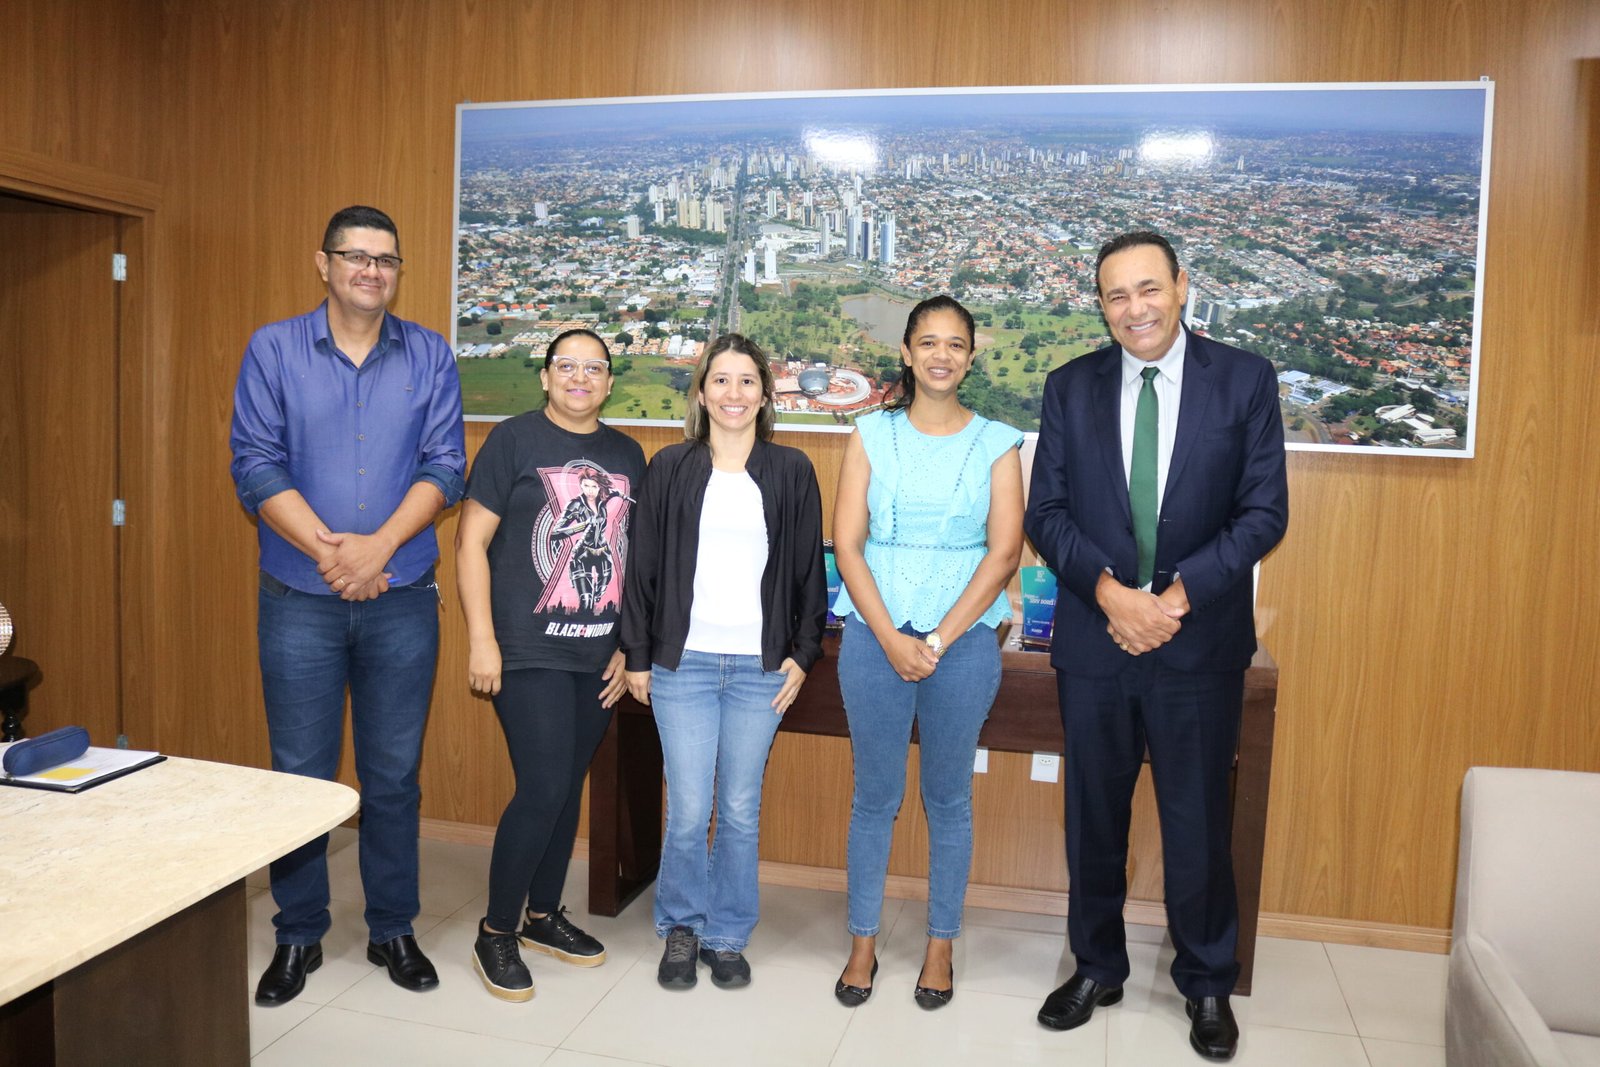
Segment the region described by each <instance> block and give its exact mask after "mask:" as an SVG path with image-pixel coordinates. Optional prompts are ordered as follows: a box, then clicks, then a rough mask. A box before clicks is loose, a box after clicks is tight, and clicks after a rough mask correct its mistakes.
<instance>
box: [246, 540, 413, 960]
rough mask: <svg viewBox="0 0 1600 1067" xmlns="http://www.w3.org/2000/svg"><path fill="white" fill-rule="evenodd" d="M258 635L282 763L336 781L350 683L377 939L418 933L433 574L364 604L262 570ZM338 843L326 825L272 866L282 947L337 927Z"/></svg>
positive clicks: (275, 749)
mask: <svg viewBox="0 0 1600 1067" xmlns="http://www.w3.org/2000/svg"><path fill="white" fill-rule="evenodd" d="M258 633H259V637H260V645H261V685H262V689H263V691H264V693H265V695H266V704H267V733H268V735H269V736H270V738H271V741H272V769H273V770H276V771H285V772H287V773H289V774H302V775H305V776H307V777H310V778H323V779H327V780H332V779H333V777H334V775H335V774H336V773H337V772H338V769H339V752H340V749H341V748H342V747H343V743H344V697H345V689H346V687H347V686H348V687H349V691H350V726H351V732H352V734H353V736H354V739H355V755H356V777H357V778H358V779H359V780H360V784H361V830H360V834H361V836H360V858H361V886H362V889H363V890H364V891H365V892H366V897H367V909H366V920H367V929H368V932H369V936H370V937H371V939H372V940H373V941H376V942H383V941H388V940H390V939H392V938H395V937H398V936H400V935H401V934H409V933H411V932H412V930H411V920H412V919H414V918H416V915H417V911H418V910H419V908H420V905H419V903H418V901H417V809H418V805H419V803H420V800H421V791H420V790H419V789H418V788H417V766H418V764H419V763H420V762H421V758H422V730H423V726H424V725H425V724H426V722H427V718H428V698H429V695H430V693H431V692H432V689H433V671H434V663H435V661H436V660H437V659H438V652H439V597H438V588H437V586H435V585H434V583H433V575H432V571H430V572H429V573H428V575H426V576H425V577H423V578H422V579H420V580H419V581H418V582H417V583H416V584H414V585H409V586H398V587H395V588H392V589H390V590H389V591H388V592H387V593H384V594H382V595H381V596H379V597H377V598H376V599H374V600H368V601H363V602H360V603H351V602H346V601H344V600H340V599H339V598H338V597H336V596H317V595H312V594H309V593H302V592H299V591H298V590H295V589H290V588H289V587H287V586H285V585H284V584H283V583H282V582H280V581H278V580H277V579H276V578H274V577H272V576H271V575H270V574H267V573H266V572H265V571H263V572H262V573H261V592H260V596H259V615H258ZM327 852H328V837H327V835H326V834H324V835H323V836H321V837H319V838H317V839H316V840H314V841H311V842H308V843H307V844H305V845H302V846H301V847H299V848H297V849H295V850H294V851H293V852H291V853H289V854H288V855H286V856H284V857H283V858H281V859H279V860H277V861H275V862H274V863H273V864H272V867H271V874H272V897H273V899H274V900H275V901H277V904H278V914H277V915H276V916H274V917H273V920H272V921H273V924H274V925H275V926H276V927H277V929H278V943H279V944H281V945H308V944H311V943H312V942H315V941H319V940H321V938H322V935H323V934H325V933H327V931H328V926H329V924H330V919H329V917H328V857H327Z"/></svg>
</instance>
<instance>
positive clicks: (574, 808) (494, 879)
mask: <svg viewBox="0 0 1600 1067" xmlns="http://www.w3.org/2000/svg"><path fill="white" fill-rule="evenodd" d="M603 685H604V683H603V681H602V680H601V677H600V672H599V671H594V672H592V673H577V672H574V671H559V670H546V669H543V668H536V667H530V668H525V669H522V670H511V671H506V672H504V674H502V676H501V679H500V692H499V693H498V694H496V696H495V698H494V710H495V713H496V714H497V715H499V716H500V727H501V729H503V730H504V731H505V735H506V748H507V749H508V750H509V751H510V754H511V767H512V770H513V771H514V772H515V773H516V777H517V789H516V792H515V793H513V794H512V797H511V802H510V803H509V804H507V805H506V810H505V813H504V814H502V815H501V816H500V825H499V827H498V828H497V829H496V830H495V833H494V852H493V853H492V854H491V856H490V859H489V914H488V923H489V925H490V926H491V927H493V928H494V929H496V930H504V931H506V932H507V933H510V932H513V931H515V930H516V929H517V925H518V921H519V920H520V919H521V913H522V904H523V901H524V899H526V901H527V903H528V907H529V908H531V909H532V910H534V911H537V912H551V911H554V910H555V909H556V908H558V907H559V906H560V905H561V888H562V886H563V885H565V884H566V880H567V865H568V864H569V863H570V862H571V860H572V842H573V839H574V838H576V837H577V834H578V812H579V810H580V808H581V806H582V802H583V777H584V775H585V774H586V773H587V772H588V770H589V761H590V760H592V759H593V758H594V750H595V749H596V748H598V747H599V745H600V739H601V738H602V737H604V736H605V732H606V726H607V725H608V724H609V723H610V722H611V709H609V708H602V707H601V706H600V690H601V688H602V686H603Z"/></svg>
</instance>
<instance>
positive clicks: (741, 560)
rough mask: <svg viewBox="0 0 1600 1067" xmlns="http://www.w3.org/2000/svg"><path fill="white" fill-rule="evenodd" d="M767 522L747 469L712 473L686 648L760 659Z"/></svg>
mask: <svg viewBox="0 0 1600 1067" xmlns="http://www.w3.org/2000/svg"><path fill="white" fill-rule="evenodd" d="M766 569H767V518H766V514H765V512H764V511H763V510H762V507H761V488H760V487H759V486H757V485H756V483H755V480H754V479H753V478H751V477H750V475H749V473H748V472H746V471H739V472H738V473H733V472H731V471H719V470H715V469H713V470H712V471H711V481H710V483H709V484H708V485H707V486H706V496H705V502H704V503H703V504H702V505H701V507H700V546H699V548H698V550H697V551H696V553H695V561H694V602H693V603H692V604H690V606H689V636H688V638H687V639H686V640H685V641H684V643H683V647H684V648H686V649H693V650H694V651H696V652H713V653H718V654H721V655H725V656H759V655H761V575H762V572H764V571H765V570H766Z"/></svg>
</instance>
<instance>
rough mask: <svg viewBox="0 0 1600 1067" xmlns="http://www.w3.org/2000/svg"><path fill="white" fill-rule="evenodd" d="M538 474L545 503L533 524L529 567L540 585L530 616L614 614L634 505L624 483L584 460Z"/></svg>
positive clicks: (619, 597)
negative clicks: (547, 614) (627, 520)
mask: <svg viewBox="0 0 1600 1067" xmlns="http://www.w3.org/2000/svg"><path fill="white" fill-rule="evenodd" d="M539 475H540V477H541V478H542V479H543V480H544V484H545V494H546V498H547V499H548V500H549V504H548V505H547V506H546V507H545V509H544V510H543V511H542V512H541V513H540V515H539V518H538V520H537V521H536V522H535V523H534V524H533V544H532V546H531V547H532V550H533V564H534V569H535V570H536V571H537V572H538V574H539V578H540V580H541V581H543V582H544V592H543V594H542V595H541V596H540V598H539V602H538V604H537V606H535V608H534V611H535V612H536V613H538V614H545V613H550V614H584V615H590V616H594V615H600V614H605V613H611V614H614V613H615V612H616V610H617V608H618V607H619V606H620V604H621V600H622V571H623V561H624V560H625V559H626V558H627V535H626V533H625V532H624V531H625V530H626V529H627V524H626V523H625V522H624V521H623V520H624V517H625V516H626V515H627V512H628V508H629V506H630V505H631V504H632V503H633V499H632V497H630V496H629V495H628V490H629V489H630V488H631V487H630V486H629V485H628V480H627V478H626V477H625V476H622V475H612V474H609V473H607V472H606V471H604V470H602V469H600V468H599V467H598V466H596V465H595V464H593V463H591V462H589V461H587V460H577V461H574V462H571V463H568V464H567V465H566V466H564V467H544V468H540V470H539ZM562 609H566V610H565V611H563V610H562Z"/></svg>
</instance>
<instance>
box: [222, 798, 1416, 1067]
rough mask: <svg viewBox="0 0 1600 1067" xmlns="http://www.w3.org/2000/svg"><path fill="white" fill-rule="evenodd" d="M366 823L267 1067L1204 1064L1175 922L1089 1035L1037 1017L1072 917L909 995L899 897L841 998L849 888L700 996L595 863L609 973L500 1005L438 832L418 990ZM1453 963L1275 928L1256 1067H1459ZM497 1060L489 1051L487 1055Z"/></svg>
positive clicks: (781, 925) (1010, 938)
mask: <svg viewBox="0 0 1600 1067" xmlns="http://www.w3.org/2000/svg"><path fill="white" fill-rule="evenodd" d="M353 846H354V834H353V833H352V832H351V831H349V830H344V829H340V830H337V831H335V834H334V843H333V846H332V849H333V851H332V853H331V855H330V857H329V866H330V871H331V880H332V887H333V897H334V903H333V907H332V911H333V930H332V931H331V932H330V933H329V935H328V937H327V938H326V939H325V940H324V941H323V952H324V959H325V962H324V964H323V966H322V968H321V969H320V970H318V971H317V972H316V973H314V974H312V975H311V976H310V978H309V979H308V980H307V982H306V989H305V992H304V993H302V994H301V995H300V996H299V997H298V998H297V999H296V1000H295V1001H293V1002H292V1003H290V1004H286V1005H284V1006H283V1007H279V1008H257V1007H255V1006H254V1005H252V1006H251V1008H250V1046H251V1053H252V1055H253V1057H254V1062H255V1063H257V1064H261V1065H267V1064H287V1065H291V1067H316V1065H319V1064H337V1065H339V1067H345V1065H348V1064H356V1063H383V1064H386V1065H393V1067H401V1065H407V1064H457V1063H468V1062H480V1063H487V1062H497V1060H496V1058H495V1057H494V1054H495V1053H505V1054H507V1056H508V1058H506V1059H504V1060H498V1062H504V1063H508V1064H509V1063H514V1064H516V1065H517V1067H536V1065H544V1067H623V1065H627V1064H655V1065H661V1067H679V1065H681V1067H700V1065H703V1064H706V1063H724V1064H729V1065H733V1067H744V1065H762V1067H766V1065H769V1064H772V1065H776V1064H797V1065H817V1067H822V1065H835V1067H844V1065H870V1067H888V1065H892V1064H909V1065H915V1067H936V1065H938V1064H960V1065H963V1067H965V1065H971V1064H983V1065H988V1064H1033V1063H1039V1064H1044V1063H1048V1064H1052V1065H1061V1067H1163V1065H1166V1064H1181V1065H1184V1067H1194V1065H1195V1064H1198V1063H1201V1062H1203V1061H1202V1060H1200V1058H1199V1057H1197V1056H1196V1055H1195V1054H1194V1053H1193V1052H1192V1051H1191V1050H1190V1048H1189V1043H1188V1023H1187V1021H1186V1020H1185V1019H1184V1015H1183V1001H1182V1000H1181V999H1180V998H1179V996H1178V994H1177V992H1176V991H1175V990H1174V989H1173V988H1172V984H1171V982H1170V980H1169V979H1168V978H1167V968H1168V967H1169V966H1170V965H1171V963H1172V946H1171V943H1170V942H1168V941H1167V940H1166V937H1165V931H1164V930H1161V929H1158V928H1153V927H1134V928H1131V929H1130V931H1129V941H1130V945H1129V949H1130V955H1131V956H1132V959H1133V976H1132V978H1131V979H1130V980H1129V982H1128V985H1127V991H1128V995H1127V997H1126V998H1125V999H1124V1001H1123V1003H1121V1004H1119V1005H1116V1006H1114V1007H1111V1008H1102V1009H1100V1010H1099V1011H1097V1012H1096V1013H1095V1016H1094V1018H1093V1019H1092V1020H1090V1022H1089V1023H1088V1025H1086V1026H1084V1027H1082V1028H1081V1029H1078V1030H1075V1031H1072V1032H1071V1033H1065V1034H1063V1033H1056V1032H1054V1031H1051V1030H1046V1029H1045V1028H1043V1027H1041V1026H1040V1025H1039V1024H1038V1023H1037V1022H1035V1020H1034V1014H1035V1012H1037V1011H1038V1008H1039V1004H1040V1002H1041V1000H1042V999H1043V998H1044V995H1045V994H1046V993H1048V992H1049V991H1050V990H1051V989H1053V988H1054V987H1055V986H1056V984H1057V983H1059V982H1061V981H1063V980H1065V978H1066V977H1067V976H1068V975H1069V974H1070V973H1071V961H1070V959H1069V958H1067V957H1065V955H1064V945H1063V936H1062V931H1063V921H1062V920H1060V919H1057V918H1053V917H1050V916H1040V915H1024V914H1018V913H1014V912H1003V911H987V910H984V909H980V908H969V909H968V910H967V915H966V934H965V936H963V937H962V938H961V940H960V941H959V942H957V947H956V998H955V1000H954V1001H953V1002H952V1003H951V1005H950V1006H949V1007H948V1008H945V1009H944V1010H942V1011H939V1012H934V1013H928V1012H923V1011H922V1010H920V1009H919V1008H917V1007H916V1005H915V1004H913V1003H912V1001H911V989H912V986H913V985H914V983H915V980H916V976H917V968H918V966H919V964H920V962H921V953H922V945H923V937H922V930H923V925H924V923H923V920H924V907H923V905H921V904H920V903H915V902H909V901H906V902H903V901H897V900H891V901H888V902H887V904H886V906H885V911H884V936H883V937H882V938H881V942H880V943H881V953H880V959H881V961H882V970H880V971H879V974H878V980H877V982H876V986H875V989H876V992H875V993H874V995H873V998H872V1000H871V1001H869V1002H868V1003H867V1004H866V1005H864V1006H862V1007H860V1008H857V1009H855V1010H853V1011H852V1010H850V1009H847V1008H843V1007H841V1006H840V1005H839V1004H838V1003H836V1002H835V1001H834V999H833V982H834V980H835V979H836V978H837V977H838V974H839V969H840V967H841V966H843V962H844V958H845V954H846V952H847V949H848V946H849V937H848V935H846V933H845V931H844V922H843V914H844V899H843V897H842V896H841V895H840V894H838V893H826V892H819V891H811V890H801V889H789V888H785V887H767V888H765V889H763V892H762V900H761V915H762V920H761V925H760V927H758V928H757V930H756V934H755V939H754V940H753V941H752V943H751V946H750V949H749V951H748V953H747V955H748V957H749V959H750V963H751V966H752V968H753V971H754V976H755V980H754V982H753V983H752V984H751V985H750V987H749V988H747V989H743V990H736V991H724V990H720V989H718V988H716V987H715V986H713V985H712V984H711V982H710V981H709V980H708V979H706V978H705V976H704V975H703V974H702V981H701V982H700V984H699V985H697V986H696V987H695V988H694V989H693V990H690V991H688V992H673V993H669V992H666V991H665V990H662V989H661V988H660V987H659V986H657V985H656V981H655V968H656V963H657V961H658V959H659V958H660V943H659V942H658V941H657V940H656V938H655V934H654V931H653V930H652V928H651V921H650V908H649V901H648V899H643V900H640V901H636V902H635V903H634V904H633V905H632V906H630V907H629V908H628V909H627V910H626V911H625V912H623V914H622V915H621V916H620V917H618V918H615V919H605V918H591V917H589V916H588V915H587V913H586V912H585V910H584V907H583V903H584V901H585V900H586V899H587V892H586V886H585V881H586V880H585V877H584V871H583V870H582V867H581V864H574V866H573V871H572V876H571V878H570V879H569V881H568V885H567V894H566V900H567V904H568V906H569V907H570V908H571V909H572V912H573V917H574V919H575V920H576V921H577V923H578V925H580V926H582V927H583V928H584V929H586V930H588V931H589V932H590V933H593V934H594V935H595V936H596V937H598V938H600V940H601V941H603V942H604V943H605V945H606V949H607V960H606V962H605V964H604V965H603V966H600V967H596V968H591V969H584V968H577V967H566V966H562V965H561V964H559V963H556V962H554V961H551V960H549V959H547V958H546V957H543V956H538V955H535V954H533V953H525V954H524V958H525V959H526V960H527V962H528V966H529V968H530V969H531V970H532V971H533V975H534V983H535V986H536V987H537V990H538V992H537V995H536V996H535V997H534V999H533V1000H531V1001H529V1002H527V1003H526V1004H508V1003H505V1002H503V1001H500V1000H496V999H494V998H493V997H491V996H489V994H488V993H487V992H486V991H485V990H484V989H483V986H482V984H481V983H480V982H479V981H478V978H477V976H476V975H475V974H474V973H473V970H472V965H471V962H470V953H471V951H472V938H473V929H474V924H475V923H476V921H477V919H478V918H479V917H480V916H481V915H482V914H483V911H484V907H485V903H486V900H485V887H486V885H487V879H488V868H489V851H488V849H487V848H482V847H478V846H473V845H456V844H445V843H442V842H438V841H428V840H424V841H423V842H422V911H423V914H422V915H421V916H420V917H419V918H418V919H417V922H416V929H417V937H418V940H419V941H420V942H421V944H422V947H423V948H424V949H425V950H426V951H427V952H428V954H429V955H430V957H431V958H432V959H433V961H434V963H435V964H436V965H437V966H438V968H439V975H440V979H441V981H440V987H439V988H438V989H436V990H433V991H430V992H427V993H408V992H406V991H404V990H402V989H400V988H398V987H397V986H395V985H393V984H392V983H391V982H390V981H389V979H388V976H387V974H386V973H385V972H384V971H383V970H382V969H380V968H376V967H374V966H372V965H371V964H369V963H367V961H366V955H365V951H364V949H365V939H366V933H365V930H364V927H363V925H362V922H361V907H362V903H361V902H362V896H361V881H360V877H359V875H358V874H357V871H356V850H355V848H354V847H353ZM249 884H250V886H251V889H250V894H251V895H250V900H249V910H250V973H251V988H252V989H253V988H254V982H255V979H256V977H258V976H259V974H260V972H261V969H262V968H263V967H265V966H266V963H267V961H268V960H269V959H270V958H271V955H272V948H273V937H272V921H271V919H272V913H273V911H274V910H275V909H274V907H273V903H272V898H271V896H270V895H269V894H267V893H265V892H264V891H263V890H262V887H264V886H265V885H266V878H265V872H262V873H260V874H258V875H255V876H253V877H252V878H251V879H250V880H249ZM1444 985H1445V957H1443V956H1436V955H1428V954H1423V953H1415V952H1397V951H1392V950H1387V949H1373V948H1355V947H1351V946H1348V945H1333V944H1321V943H1318V942H1310V941H1283V940H1278V939H1274V938H1264V939H1262V941H1261V942H1260V945H1259V948H1258V951H1257V956H1256V973H1255V995H1254V996H1252V997H1247V998H1245V997H1237V998H1235V999H1234V1001H1233V1004H1234V1011H1235V1013H1236V1014H1237V1015H1238V1018H1239V1023H1240V1026H1241V1028H1242V1029H1243V1038H1242V1039H1241V1041H1240V1045H1239V1055H1238V1057H1237V1058H1236V1059H1235V1060H1234V1062H1235V1063H1236V1064H1240V1065H1242V1067H1250V1065H1269V1067H1322V1065H1328V1067H1335V1065H1337V1067H1346V1065H1348V1067H1442V1065H1443V1064H1444V1048H1443V1045H1444ZM480 1054H481V1055H480Z"/></svg>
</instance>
